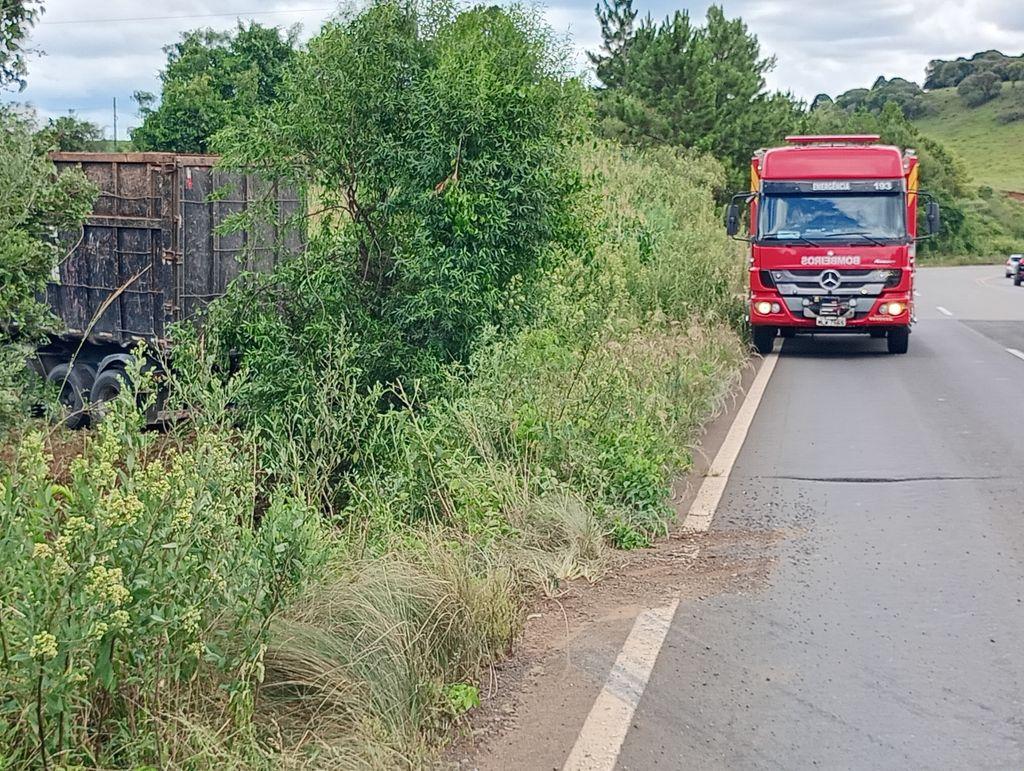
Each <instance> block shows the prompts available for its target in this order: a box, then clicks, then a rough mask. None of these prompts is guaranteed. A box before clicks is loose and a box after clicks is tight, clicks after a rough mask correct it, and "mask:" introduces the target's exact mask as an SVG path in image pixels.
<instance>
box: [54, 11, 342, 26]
mask: <svg viewBox="0 0 1024 771" xmlns="http://www.w3.org/2000/svg"><path fill="white" fill-rule="evenodd" d="M333 10H335V9H334V8H292V9H290V10H286V11H233V12H231V13H192V14H184V15H182V16H126V17H122V18H118V19H46V18H43V19H41V20H40V21H39V26H43V25H47V26H48V25H56V24H116V23H118V22H126V21H133V22H134V21H181V20H186V19H213V18H218V17H220V18H223V17H231V16H280V15H284V14H292V13H322V12H324V11H333Z"/></svg>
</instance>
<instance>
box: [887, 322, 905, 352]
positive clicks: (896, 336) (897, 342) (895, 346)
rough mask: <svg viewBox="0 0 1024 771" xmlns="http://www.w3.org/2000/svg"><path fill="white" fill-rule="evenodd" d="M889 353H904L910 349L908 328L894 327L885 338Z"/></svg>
mask: <svg viewBox="0 0 1024 771" xmlns="http://www.w3.org/2000/svg"><path fill="white" fill-rule="evenodd" d="M886 344H887V346H888V348H889V353H906V352H907V349H908V348H909V347H910V328H909V327H894V328H893V329H890V330H889V334H888V335H887V337H886Z"/></svg>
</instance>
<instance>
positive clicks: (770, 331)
mask: <svg viewBox="0 0 1024 771" xmlns="http://www.w3.org/2000/svg"><path fill="white" fill-rule="evenodd" d="M754 347H755V348H756V349H757V352H758V353H760V354H762V355H766V354H769V353H771V352H772V349H773V348H774V347H775V327H754Z"/></svg>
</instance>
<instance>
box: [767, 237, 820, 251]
mask: <svg viewBox="0 0 1024 771" xmlns="http://www.w3.org/2000/svg"><path fill="white" fill-rule="evenodd" d="M761 240H762V241H770V240H775V241H801V242H803V243H805V244H807V245H808V246H813V247H815V248H818V249H820V248H821V244H817V243H815V242H814V241H812V240H811V239H809V238H804V237H803V236H780V235H776V234H774V233H772V234H769V235H767V236H762V238H761Z"/></svg>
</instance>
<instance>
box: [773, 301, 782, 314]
mask: <svg viewBox="0 0 1024 771" xmlns="http://www.w3.org/2000/svg"><path fill="white" fill-rule="evenodd" d="M781 310H782V306H781V305H779V304H778V303H772V313H778V312H779V311H781Z"/></svg>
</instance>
